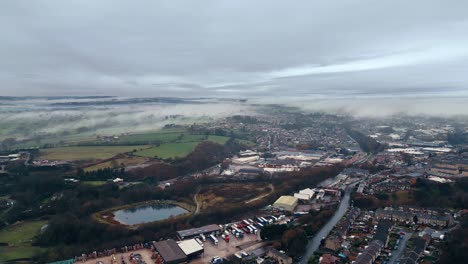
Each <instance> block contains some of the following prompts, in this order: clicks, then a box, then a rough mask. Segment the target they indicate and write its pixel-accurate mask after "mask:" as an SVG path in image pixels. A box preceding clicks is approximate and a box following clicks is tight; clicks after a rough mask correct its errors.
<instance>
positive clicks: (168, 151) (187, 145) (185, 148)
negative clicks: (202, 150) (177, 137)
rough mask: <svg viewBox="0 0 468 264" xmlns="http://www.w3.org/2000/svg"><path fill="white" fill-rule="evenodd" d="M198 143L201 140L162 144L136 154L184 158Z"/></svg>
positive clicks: (152, 156)
mask: <svg viewBox="0 0 468 264" xmlns="http://www.w3.org/2000/svg"><path fill="white" fill-rule="evenodd" d="M198 144H199V142H180V143H167V144H161V145H160V146H158V147H153V148H149V149H145V150H142V151H137V152H136V153H134V154H135V155H137V156H142V157H151V158H154V157H159V158H162V159H169V158H183V157H186V156H187V155H188V154H190V153H191V152H192V151H193V150H194V149H195V147H196V146H197V145H198Z"/></svg>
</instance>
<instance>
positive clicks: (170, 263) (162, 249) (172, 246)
mask: <svg viewBox="0 0 468 264" xmlns="http://www.w3.org/2000/svg"><path fill="white" fill-rule="evenodd" d="M153 246H154V249H155V250H156V252H158V253H159V255H160V256H161V258H162V259H163V260H164V263H166V264H178V263H183V262H185V261H186V260H187V256H186V255H185V253H184V251H182V249H181V248H180V247H179V245H177V243H176V242H175V241H174V240H172V239H168V240H164V241H160V242H153Z"/></svg>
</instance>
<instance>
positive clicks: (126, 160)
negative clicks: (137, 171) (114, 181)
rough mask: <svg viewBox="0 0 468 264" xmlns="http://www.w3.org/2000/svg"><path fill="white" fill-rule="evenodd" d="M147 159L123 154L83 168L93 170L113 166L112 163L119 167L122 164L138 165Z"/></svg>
mask: <svg viewBox="0 0 468 264" xmlns="http://www.w3.org/2000/svg"><path fill="white" fill-rule="evenodd" d="M146 160H147V159H146V158H145V157H137V156H125V157H123V158H116V159H112V160H109V161H105V162H101V163H98V164H95V165H92V166H89V167H86V168H84V170H85V171H95V170H99V169H105V168H114V165H118V167H120V166H121V165H122V164H123V165H124V166H131V165H138V164H142V163H144V162H145V161H146Z"/></svg>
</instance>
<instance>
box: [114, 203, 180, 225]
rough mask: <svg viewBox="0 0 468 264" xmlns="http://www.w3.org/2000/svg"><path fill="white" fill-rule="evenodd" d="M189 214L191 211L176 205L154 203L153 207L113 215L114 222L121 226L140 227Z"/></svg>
mask: <svg viewBox="0 0 468 264" xmlns="http://www.w3.org/2000/svg"><path fill="white" fill-rule="evenodd" d="M188 212H189V211H187V210H185V209H184V208H182V207H180V206H177V205H174V204H165V203H154V204H151V205H142V206H137V207H133V208H126V209H121V210H117V211H115V212H113V214H114V220H116V221H118V222H120V223H121V224H124V225H138V224H143V223H148V222H154V221H160V220H164V219H168V218H170V217H171V216H177V215H181V214H185V213H188Z"/></svg>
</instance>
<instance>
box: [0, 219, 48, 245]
mask: <svg viewBox="0 0 468 264" xmlns="http://www.w3.org/2000/svg"><path fill="white" fill-rule="evenodd" d="M46 223H47V221H27V222H23V223H19V224H15V225H12V226H8V227H7V228H4V229H2V230H0V243H8V244H13V245H20V244H23V243H29V242H30V241H31V239H32V238H33V237H34V236H35V235H37V234H38V233H39V231H40V230H41V227H42V226H43V225H45V224H46Z"/></svg>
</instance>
